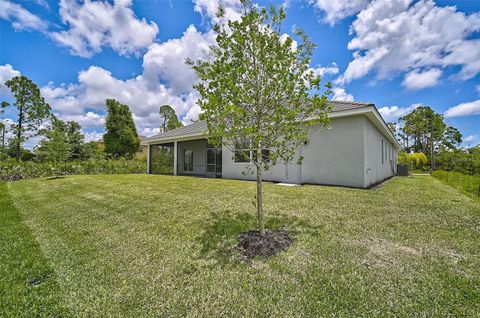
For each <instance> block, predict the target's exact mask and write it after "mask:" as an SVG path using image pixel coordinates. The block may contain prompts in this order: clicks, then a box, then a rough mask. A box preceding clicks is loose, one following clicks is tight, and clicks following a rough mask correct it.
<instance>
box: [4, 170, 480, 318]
mask: <svg viewBox="0 0 480 318" xmlns="http://www.w3.org/2000/svg"><path fill="white" fill-rule="evenodd" d="M8 190H9V193H10V195H11V197H12V199H13V200H14V202H15V207H16V208H17V209H18V211H19V212H20V213H21V217H22V220H20V219H17V220H16V222H11V223H9V225H8V226H11V227H22V228H23V225H22V222H24V223H25V224H26V225H28V227H29V228H30V229H31V231H32V233H33V235H34V237H35V238H36V240H37V241H38V244H39V246H40V248H41V251H42V252H43V256H42V255H39V254H38V253H36V254H35V255H31V256H28V257H32V258H35V259H36V258H39V259H43V257H45V259H46V260H47V261H48V264H49V266H51V268H52V272H51V275H50V276H49V277H50V279H49V280H47V281H46V283H45V284H52V285H51V287H49V288H48V289H46V290H47V291H49V292H50V293H51V294H48V295H45V296H44V297H52V298H56V296H55V295H61V300H60V304H61V305H62V306H63V307H64V308H66V310H67V312H66V314H65V315H66V316H79V317H93V316H95V317H96V316H105V317H108V316H110V317H119V316H123V317H172V316H177V317H178V316H182V317H185V316H187V317H212V316H213V317H219V316H222V317H253V316H255V317H302V316H303V317H321V316H335V317H352V316H356V317H358V316H363V317H386V316H397V317H412V316H421V317H426V316H428V317H434V316H435V317H438V316H441V317H446V316H452V317H460V316H465V317H475V316H479V315H480V255H479V254H480V204H478V203H477V202H475V201H472V200H471V199H470V198H468V197H466V196H464V195H462V194H460V193H459V192H457V191H456V190H454V189H453V188H451V187H448V186H446V185H444V184H442V183H441V182H440V181H438V180H436V179H434V178H431V177H424V176H421V177H414V178H394V179H392V180H390V181H388V182H386V183H385V184H383V185H382V186H381V187H379V188H376V189H371V190H357V189H348V188H338V187H321V186H302V187H283V186H278V185H274V184H270V183H266V184H265V212H266V215H267V225H268V227H269V228H285V229H288V230H290V231H291V233H292V234H293V236H294V239H295V241H294V244H293V245H292V246H291V247H290V248H289V249H288V250H287V251H286V252H284V253H281V254H279V255H277V256H275V257H272V258H269V259H255V260H254V261H253V262H252V263H250V264H244V263H241V262H240V261H239V260H238V255H237V253H236V251H235V249H234V246H235V242H236V237H237V235H238V234H239V233H241V232H242V231H246V230H249V229H253V228H255V226H256V223H255V214H254V209H255V208H254V205H253V201H254V196H253V195H254V193H255V183H253V182H247V181H234V180H221V179H197V178H189V177H169V176H155V175H116V176H70V177H66V178H61V179H57V180H45V179H37V180H29V181H21V182H15V183H9V184H8ZM9 209H11V210H14V209H15V208H14V207H12V206H7V210H9ZM2 213H5V212H3V210H2ZM6 243H7V244H14V243H15V242H14V236H11V238H10V237H7V242H6ZM35 251H37V249H35ZM6 253H7V254H9V253H14V249H13V248H9V249H8V250H7V251H6ZM18 257H19V258H22V257H21V256H20V255H19V256H18ZM24 257H27V256H24ZM2 266H3V265H2ZM25 270H26V271H27V272H28V269H25ZM0 279H4V278H0ZM2 285H5V284H4V283H3V282H2ZM41 286H42V284H40V285H39V287H38V288H42V287H41ZM8 288H10V287H8V283H7V289H8ZM7 293H8V291H7ZM36 301H37V304H40V303H41V302H42V301H43V300H42V299H37V300H36ZM21 302H22V300H19V308H24V307H21V306H22V304H21ZM7 308H10V309H12V310H17V309H16V308H12V307H7ZM18 310H20V309H18Z"/></svg>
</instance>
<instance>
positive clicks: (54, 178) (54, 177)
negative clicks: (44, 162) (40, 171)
mask: <svg viewBox="0 0 480 318" xmlns="http://www.w3.org/2000/svg"><path fill="white" fill-rule="evenodd" d="M65 178H66V176H58V177H57V176H53V177H48V178H45V179H44V180H45V181H51V180H60V179H65Z"/></svg>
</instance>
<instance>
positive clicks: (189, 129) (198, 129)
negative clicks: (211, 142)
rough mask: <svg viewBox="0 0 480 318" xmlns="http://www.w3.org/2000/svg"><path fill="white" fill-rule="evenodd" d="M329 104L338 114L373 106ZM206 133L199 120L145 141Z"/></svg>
mask: <svg viewBox="0 0 480 318" xmlns="http://www.w3.org/2000/svg"><path fill="white" fill-rule="evenodd" d="M330 103H331V104H332V109H331V112H338V111H342V110H349V109H356V108H361V107H366V106H372V105H373V104H372V103H359V102H348V101H339V100H334V101H330ZM206 132H208V127H207V124H206V123H205V122H204V121H202V120H200V121H198V122H195V123H193V124H190V125H187V126H183V127H180V128H176V129H172V130H169V131H167V132H165V133H162V134H158V135H155V136H152V137H150V138H147V139H145V141H150V140H163V139H173V138H178V137H183V136H189V135H197V134H202V133H206Z"/></svg>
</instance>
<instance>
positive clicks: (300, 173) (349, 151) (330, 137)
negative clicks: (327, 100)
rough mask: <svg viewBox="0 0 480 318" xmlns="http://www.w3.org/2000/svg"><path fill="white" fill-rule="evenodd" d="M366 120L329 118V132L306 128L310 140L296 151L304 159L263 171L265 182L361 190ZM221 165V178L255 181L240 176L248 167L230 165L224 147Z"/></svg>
mask: <svg viewBox="0 0 480 318" xmlns="http://www.w3.org/2000/svg"><path fill="white" fill-rule="evenodd" d="M366 121H367V119H366V117H364V116H355V117H346V118H338V119H332V120H331V121H330V126H331V128H330V129H328V130H326V129H323V130H319V129H318V127H313V128H309V136H310V137H309V141H308V142H307V144H306V145H302V146H301V147H300V148H299V149H298V151H297V154H298V155H302V156H303V157H304V160H303V163H302V164H301V165H298V164H297V163H296V162H291V163H289V164H285V163H278V164H277V165H276V166H274V167H273V168H272V169H271V170H270V171H267V172H265V174H264V180H267V181H278V182H293V183H313V184H330V185H343V186H350V187H364V186H365V181H364V177H365V175H364V156H363V138H364V134H363V131H364V129H365V125H366ZM222 165H223V166H222V170H223V173H222V177H223V178H232V179H250V180H253V179H254V178H255V176H254V175H250V174H246V175H245V174H243V173H244V172H246V171H248V170H247V167H248V166H251V165H250V164H248V163H235V162H233V159H232V152H231V151H229V150H228V149H226V148H224V149H223V161H222Z"/></svg>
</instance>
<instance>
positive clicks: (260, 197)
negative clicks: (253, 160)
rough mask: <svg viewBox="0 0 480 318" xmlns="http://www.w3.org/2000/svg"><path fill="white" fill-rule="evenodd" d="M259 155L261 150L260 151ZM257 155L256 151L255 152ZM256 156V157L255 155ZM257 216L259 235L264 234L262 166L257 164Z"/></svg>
mask: <svg viewBox="0 0 480 318" xmlns="http://www.w3.org/2000/svg"><path fill="white" fill-rule="evenodd" d="M260 155H261V152H260ZM257 156H258V152H257ZM257 158H258V157H257ZM257 216H258V227H259V232H260V236H264V235H265V222H264V215H263V185H262V166H261V164H259V165H257Z"/></svg>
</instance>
